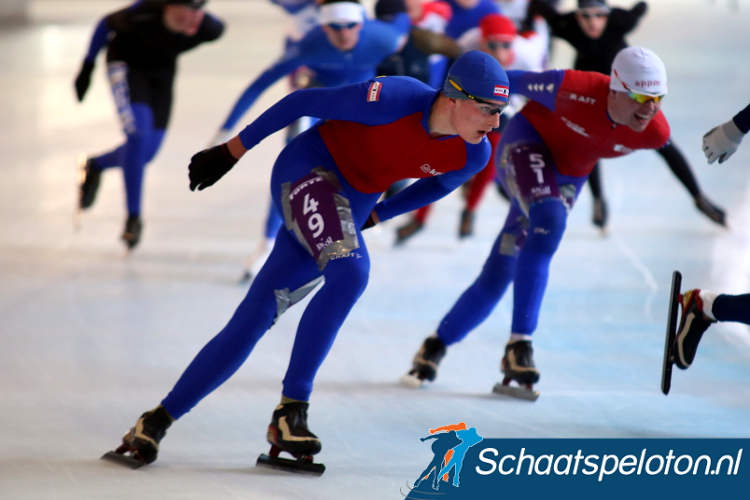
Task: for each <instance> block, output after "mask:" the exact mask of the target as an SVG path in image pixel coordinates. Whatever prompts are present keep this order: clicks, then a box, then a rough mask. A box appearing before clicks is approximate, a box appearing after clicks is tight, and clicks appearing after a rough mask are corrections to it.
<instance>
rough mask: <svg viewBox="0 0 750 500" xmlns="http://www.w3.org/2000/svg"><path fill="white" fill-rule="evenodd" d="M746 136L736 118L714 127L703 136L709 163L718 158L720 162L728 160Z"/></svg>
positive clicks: (704, 148)
mask: <svg viewBox="0 0 750 500" xmlns="http://www.w3.org/2000/svg"><path fill="white" fill-rule="evenodd" d="M743 137H745V134H743V133H742V132H741V131H740V129H738V128H737V125H735V124H734V120H729V121H728V122H726V123H722V124H721V125H719V126H718V127H714V128H712V129H711V130H709V131H708V132H706V134H705V135H704V136H703V154H705V155H706V159H707V160H708V163H709V164H711V163H713V162H715V161H716V160H717V159H718V160H719V163H724V162H725V161H727V160H728V159H729V158H730V157H731V156H732V155H733V154H734V152H735V151H737V148H738V147H739V145H740V143H741V142H742V138H743Z"/></svg>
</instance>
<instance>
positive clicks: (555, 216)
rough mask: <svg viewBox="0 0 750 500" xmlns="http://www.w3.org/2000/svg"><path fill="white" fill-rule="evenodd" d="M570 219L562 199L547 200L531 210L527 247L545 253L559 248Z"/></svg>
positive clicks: (533, 206)
mask: <svg viewBox="0 0 750 500" xmlns="http://www.w3.org/2000/svg"><path fill="white" fill-rule="evenodd" d="M567 220H568V212H567V210H566V208H565V205H564V204H563V203H562V201H560V200H545V201H543V202H540V203H537V204H535V205H532V206H531V207H530V210H529V236H528V241H527V242H526V244H525V248H527V249H529V250H535V251H538V252H543V253H554V252H555V251H556V250H557V247H558V245H559V244H560V241H561V240H562V237H563V234H564V233H565V228H566V225H567Z"/></svg>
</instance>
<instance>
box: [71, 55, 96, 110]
mask: <svg viewBox="0 0 750 500" xmlns="http://www.w3.org/2000/svg"><path fill="white" fill-rule="evenodd" d="M93 71H94V63H93V62H92V61H85V60H84V61H83V64H82V65H81V71H79V72H78V76H77V77H76V81H75V88H76V96H77V97H78V102H82V101H83V96H85V95H86V91H87V90H88V88H89V84H90V83H91V73H93Z"/></svg>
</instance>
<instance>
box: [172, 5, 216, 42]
mask: <svg viewBox="0 0 750 500" xmlns="http://www.w3.org/2000/svg"><path fill="white" fill-rule="evenodd" d="M205 14H206V13H205V11H204V10H203V9H194V8H192V7H188V6H185V5H171V4H170V5H165V6H164V25H165V26H166V27H167V29H168V30H169V31H171V32H173V33H179V34H181V35H185V36H193V35H195V34H196V33H198V29H200V27H201V23H202V22H203V16H204V15H205Z"/></svg>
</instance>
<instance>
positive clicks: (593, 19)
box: [576, 7, 609, 40]
mask: <svg viewBox="0 0 750 500" xmlns="http://www.w3.org/2000/svg"><path fill="white" fill-rule="evenodd" d="M608 19H609V13H608V12H607V11H606V10H602V9H599V8H597V7H589V8H585V9H578V10H577V11H576V20H577V21H578V25H579V26H580V27H581V30H582V31H583V34H584V35H586V36H587V37H589V38H591V39H592V40H596V39H597V38H599V37H600V36H602V33H604V28H606V27H607V20H608Z"/></svg>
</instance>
